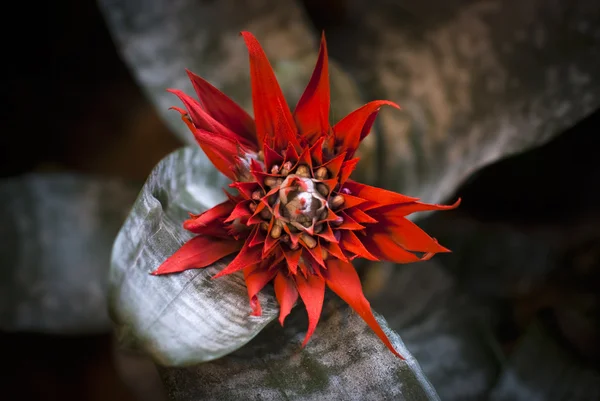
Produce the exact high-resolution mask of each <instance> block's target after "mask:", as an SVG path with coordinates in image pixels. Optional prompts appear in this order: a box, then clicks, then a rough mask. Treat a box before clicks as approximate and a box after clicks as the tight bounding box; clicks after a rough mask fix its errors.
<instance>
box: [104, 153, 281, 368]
mask: <svg viewBox="0 0 600 401" xmlns="http://www.w3.org/2000/svg"><path fill="white" fill-rule="evenodd" d="M228 184H229V181H228V180H227V179H226V178H225V177H224V176H222V175H221V174H220V173H219V172H218V171H217V170H216V169H215V168H214V167H213V166H212V164H211V163H210V162H209V160H208V159H207V158H206V156H205V155H204V153H203V152H202V150H200V148H196V147H190V148H184V149H181V150H178V151H176V152H174V153H172V154H170V155H169V156H167V157H166V158H165V159H163V160H162V161H161V162H160V163H159V164H158V166H157V167H156V168H155V169H154V170H153V172H152V174H151V175H150V177H149V178H148V180H147V182H146V184H145V185H144V188H143V189H142V192H141V193H140V195H139V197H138V199H137V200H136V202H135V204H134V206H133V210H132V211H131V213H130V215H129V217H128V218H127V221H126V222H125V224H124V225H123V227H122V228H121V231H120V232H119V235H118V236H117V239H116V242H115V245H114V248H113V253H112V266H111V271H110V288H109V289H110V292H109V297H110V298H109V301H110V307H111V313H112V317H113V319H114V321H115V323H116V326H117V336H118V338H119V341H120V342H121V344H123V345H124V346H126V347H131V348H141V349H142V350H144V351H145V352H147V353H148V354H149V355H151V356H152V357H153V358H154V359H155V360H156V361H157V362H158V363H160V364H163V365H189V364H193V363H198V362H204V361H208V360H211V359H215V358H218V357H220V356H223V355H225V354H228V353H230V352H232V351H234V350H236V349H238V348H239V347H241V346H242V345H244V344H246V343H247V342H248V341H250V339H252V337H254V336H255V335H256V334H257V333H258V332H259V331H260V330H261V329H262V328H263V327H264V326H265V325H266V324H267V323H269V322H270V321H271V320H273V319H274V318H275V317H276V316H277V313H278V308H277V306H276V301H275V298H274V297H273V296H270V295H266V294H260V295H259V300H260V302H261V305H262V309H263V313H262V316H260V317H254V316H250V313H251V309H250V305H249V301H248V295H247V291H246V286H245V283H244V279H243V276H241V275H239V274H234V275H231V276H229V277H227V278H226V279H219V280H212V279H211V277H212V276H214V275H215V274H216V273H217V272H218V271H219V270H221V269H222V268H223V267H224V266H226V264H227V263H228V262H229V260H230V259H224V260H221V261H219V262H217V263H215V264H214V265H213V266H211V267H208V268H205V269H192V270H187V271H184V272H182V273H178V274H170V275H164V276H152V275H150V272H151V271H153V270H155V269H156V268H158V266H159V265H160V264H161V263H162V262H163V261H164V260H165V259H167V258H168V257H169V256H171V255H172V254H173V253H174V252H175V251H176V250H177V249H179V247H181V245H182V244H183V243H184V242H185V241H187V240H188V239H190V238H191V237H192V236H193V235H192V234H191V233H189V232H187V231H185V230H184V229H183V227H182V223H183V221H184V220H185V219H186V218H187V213H188V212H192V213H199V212H202V211H204V210H207V209H209V208H211V207H212V206H214V205H216V204H217V203H219V202H221V201H223V200H224V199H225V195H224V194H223V191H222V188H226V187H227V185H228Z"/></svg>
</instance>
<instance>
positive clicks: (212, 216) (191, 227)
mask: <svg viewBox="0 0 600 401" xmlns="http://www.w3.org/2000/svg"><path fill="white" fill-rule="evenodd" d="M234 206H235V204H234V203H233V202H231V201H230V200H226V201H225V202H223V203H219V204H218V205H216V206H214V207H213V208H211V209H208V210H207V211H205V212H203V213H201V214H199V215H198V216H193V217H192V218H191V219H188V220H186V221H185V222H184V223H183V228H184V229H186V230H188V231H191V232H193V233H195V234H205V235H216V236H222V235H223V234H226V231H225V229H224V228H223V226H222V221H223V220H224V219H225V218H226V217H227V216H228V215H229V214H230V213H231V211H232V210H233V208H234Z"/></svg>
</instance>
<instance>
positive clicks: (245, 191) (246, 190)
mask: <svg viewBox="0 0 600 401" xmlns="http://www.w3.org/2000/svg"><path fill="white" fill-rule="evenodd" d="M229 186H230V187H232V188H235V189H237V190H238V191H239V193H240V195H242V196H243V197H244V198H245V199H252V194H253V193H254V191H258V190H260V189H261V187H260V185H258V183H256V182H233V183H231V184H230V185H229Z"/></svg>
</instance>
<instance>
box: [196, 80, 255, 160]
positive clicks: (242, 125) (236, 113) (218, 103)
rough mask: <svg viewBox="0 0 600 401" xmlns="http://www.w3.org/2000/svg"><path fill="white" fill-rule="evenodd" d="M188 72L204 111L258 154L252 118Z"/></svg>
mask: <svg viewBox="0 0 600 401" xmlns="http://www.w3.org/2000/svg"><path fill="white" fill-rule="evenodd" d="M186 71H187V74H188V76H189V77H190V80H191V81H192V85H194V89H195V90H196V94H197V95H198V99H199V100H200V105H201V106H202V107H203V108H204V110H206V111H207V112H208V114H210V116H211V117H213V118H214V119H215V120H217V121H218V122H219V123H221V124H223V125H224V126H225V127H227V128H229V129H230V130H231V131H232V132H234V133H236V134H237V136H238V137H239V138H240V140H241V141H242V142H243V143H244V145H246V146H248V147H249V149H252V150H254V151H255V152H258V142H257V140H256V129H255V127H254V120H253V119H252V117H250V116H249V115H248V113H246V112H245V111H244V109H242V108H241V107H240V106H238V105H237V103H235V102H234V101H233V100H231V99H230V98H229V97H227V95H225V94H224V93H223V92H221V91H220V90H218V89H217V88H215V87H214V86H212V85H211V84H210V83H208V82H207V81H205V80H204V79H203V78H200V77H199V76H197V75H196V74H194V73H193V72H191V71H189V70H186Z"/></svg>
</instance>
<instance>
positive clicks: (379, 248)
mask: <svg viewBox="0 0 600 401" xmlns="http://www.w3.org/2000/svg"><path fill="white" fill-rule="evenodd" d="M349 232H351V231H349ZM362 241H363V243H364V245H365V247H366V248H367V249H368V250H369V251H370V252H371V253H372V254H373V255H375V256H377V257H378V258H379V259H381V260H387V261H390V262H395V263H413V262H419V261H420V260H423V259H421V258H419V257H418V256H417V255H415V254H413V253H410V252H408V251H407V250H406V249H404V248H403V247H401V246H400V245H398V244H397V243H396V242H394V240H393V239H392V238H391V237H390V236H389V235H388V234H384V233H381V232H374V233H369V235H367V236H365V237H364V238H363V240H362Z"/></svg>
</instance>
